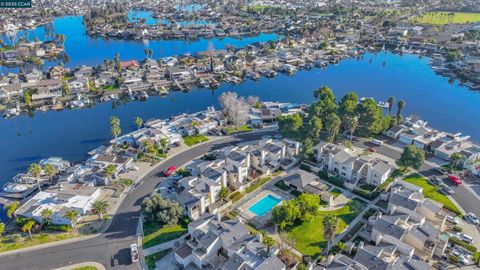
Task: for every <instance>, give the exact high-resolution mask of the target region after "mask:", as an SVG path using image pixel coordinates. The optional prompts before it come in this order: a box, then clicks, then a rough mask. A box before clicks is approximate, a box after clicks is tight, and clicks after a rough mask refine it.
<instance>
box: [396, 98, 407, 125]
mask: <svg viewBox="0 0 480 270" xmlns="http://www.w3.org/2000/svg"><path fill="white" fill-rule="evenodd" d="M405 105H406V104H405V101H403V100H400V101H398V105H397V126H398V125H400V120H401V116H402V110H403V108H405Z"/></svg>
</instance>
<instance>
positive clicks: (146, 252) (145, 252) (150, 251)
mask: <svg viewBox="0 0 480 270" xmlns="http://www.w3.org/2000/svg"><path fill="white" fill-rule="evenodd" d="M187 236H188V233H185V234H184V235H182V236H180V237H179V238H177V239H173V240H171V241H168V242H165V243H161V244H158V245H156V246H153V247H149V248H147V249H144V250H143V256H148V255H151V254H154V253H157V252H160V251H162V250H166V249H169V248H172V247H173V244H175V242H178V241H182V240H184V239H185V237H187Z"/></svg>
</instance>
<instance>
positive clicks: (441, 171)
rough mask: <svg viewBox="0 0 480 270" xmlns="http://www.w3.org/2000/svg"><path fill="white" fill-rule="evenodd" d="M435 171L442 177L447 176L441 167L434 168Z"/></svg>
mask: <svg viewBox="0 0 480 270" xmlns="http://www.w3.org/2000/svg"><path fill="white" fill-rule="evenodd" d="M435 170H436V171H437V172H439V173H441V174H443V175H446V174H447V171H446V170H445V169H444V168H442V167H435Z"/></svg>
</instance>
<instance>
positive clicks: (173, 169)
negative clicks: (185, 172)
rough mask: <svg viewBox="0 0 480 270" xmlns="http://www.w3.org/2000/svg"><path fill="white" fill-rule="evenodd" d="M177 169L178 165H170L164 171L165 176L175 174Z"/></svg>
mask: <svg viewBox="0 0 480 270" xmlns="http://www.w3.org/2000/svg"><path fill="white" fill-rule="evenodd" d="M176 170H177V167H175V166H170V167H168V169H166V170H165V171H164V172H163V175H165V176H170V175H172V174H174V173H175V171H176Z"/></svg>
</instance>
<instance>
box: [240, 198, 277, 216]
mask: <svg viewBox="0 0 480 270" xmlns="http://www.w3.org/2000/svg"><path fill="white" fill-rule="evenodd" d="M280 202H281V200H280V199H278V198H276V197H275V196H273V195H267V196H265V197H263V199H261V200H259V201H258V202H256V203H255V204H254V205H252V206H251V207H250V208H248V210H250V212H252V213H254V214H255V215H257V216H263V215H265V213H267V212H268V211H270V210H271V209H272V208H273V207H275V205H277V204H279V203H280Z"/></svg>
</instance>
